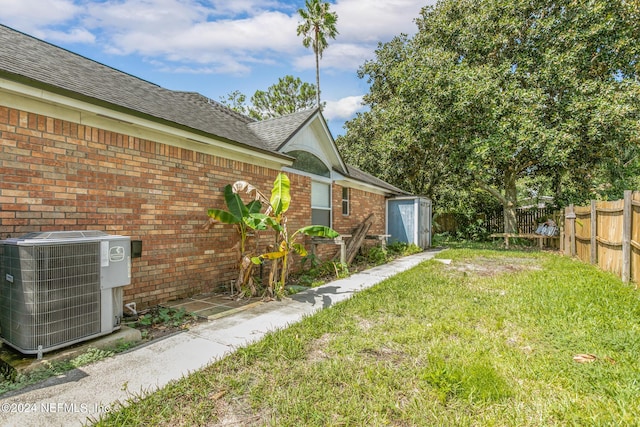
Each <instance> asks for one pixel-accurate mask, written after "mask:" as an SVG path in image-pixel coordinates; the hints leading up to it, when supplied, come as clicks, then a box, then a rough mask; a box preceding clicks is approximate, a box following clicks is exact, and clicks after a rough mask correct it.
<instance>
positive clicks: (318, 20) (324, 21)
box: [298, 0, 338, 106]
mask: <svg viewBox="0 0 640 427" xmlns="http://www.w3.org/2000/svg"><path fill="white" fill-rule="evenodd" d="M305 6H306V7H307V8H306V9H298V14H299V15H300V17H301V18H302V19H303V21H302V23H301V24H300V25H298V35H301V34H302V35H303V36H304V38H303V39H302V45H303V46H304V47H306V48H308V47H309V46H312V47H313V53H314V54H315V55H316V89H317V90H316V102H317V104H318V106H320V58H322V52H323V51H324V50H325V48H326V47H327V46H329V44H328V43H327V38H328V37H330V38H332V39H335V38H336V36H337V35H338V30H336V22H337V21H338V15H337V14H336V13H335V12H329V6H330V4H329V3H328V2H321V1H320V0H306V2H305Z"/></svg>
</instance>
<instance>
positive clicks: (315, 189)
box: [311, 180, 331, 227]
mask: <svg viewBox="0 0 640 427" xmlns="http://www.w3.org/2000/svg"><path fill="white" fill-rule="evenodd" d="M311 223H312V224H313V225H326V226H327V227H331V184H330V183H327V182H320V181H313V180H312V181H311Z"/></svg>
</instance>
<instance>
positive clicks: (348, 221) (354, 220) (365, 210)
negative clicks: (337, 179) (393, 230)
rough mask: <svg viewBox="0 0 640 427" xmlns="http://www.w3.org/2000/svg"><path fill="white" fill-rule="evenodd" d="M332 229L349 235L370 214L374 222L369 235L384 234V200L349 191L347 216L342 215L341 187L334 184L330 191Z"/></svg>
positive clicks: (359, 191) (383, 198)
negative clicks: (372, 215)
mask: <svg viewBox="0 0 640 427" xmlns="http://www.w3.org/2000/svg"><path fill="white" fill-rule="evenodd" d="M332 194H333V196H332V205H333V228H334V229H335V230H336V231H337V232H339V233H345V234H349V233H351V231H352V230H353V229H354V228H355V227H357V226H358V224H360V223H362V221H364V220H365V219H366V218H367V216H369V214H370V213H372V212H373V214H374V221H373V225H372V226H371V229H370V230H369V234H384V232H385V214H386V213H385V209H386V199H385V197H384V196H383V195H380V194H374V193H370V192H367V191H363V190H358V189H356V188H350V189H349V204H350V206H349V215H343V214H342V187H341V186H339V185H336V184H334V185H333V190H332Z"/></svg>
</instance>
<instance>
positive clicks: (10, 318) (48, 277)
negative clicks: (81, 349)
mask: <svg viewBox="0 0 640 427" xmlns="http://www.w3.org/2000/svg"><path fill="white" fill-rule="evenodd" d="M4 251H5V254H4V262H5V264H8V265H5V266H4V270H5V272H7V273H8V274H10V275H11V281H7V280H5V281H4V282H3V285H2V288H3V289H2V293H3V298H2V305H3V307H0V308H1V310H2V313H0V317H1V318H2V325H3V328H2V334H3V337H4V338H5V339H6V340H7V341H8V342H10V343H11V344H12V345H14V346H16V347H18V348H20V349H22V350H24V351H36V350H38V347H39V346H42V347H41V348H44V349H46V348H48V347H57V346H59V345H60V344H64V343H67V342H71V341H77V340H78V339H81V338H83V337H87V336H90V335H93V334H96V333H99V332H100V326H101V325H100V243H99V242H82V243H69V244H56V245H37V246H5V248H4Z"/></svg>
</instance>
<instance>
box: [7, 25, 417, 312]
mask: <svg viewBox="0 0 640 427" xmlns="http://www.w3.org/2000/svg"><path fill="white" fill-rule="evenodd" d="M0 168H1V172H2V181H1V183H0V239H4V238H7V237H18V236H20V235H22V234H25V233H28V232H34V231H48V230H101V231H105V232H107V233H109V234H119V235H126V236H130V237H131V239H134V240H140V241H142V249H143V250H142V256H141V257H140V258H136V259H134V260H132V277H131V285H129V286H127V287H126V288H125V294H124V300H125V302H131V301H134V302H136V304H137V305H138V306H139V307H145V306H149V305H154V304H157V303H161V302H163V301H168V300H172V299H176V298H180V297H184V296H188V295H192V294H196V293H200V292H206V291H209V290H211V289H212V288H214V287H216V286H218V285H220V284H223V283H228V282H229V281H231V280H233V279H234V278H235V272H236V270H235V269H236V259H235V255H234V250H233V249H232V247H233V245H234V243H235V241H236V239H237V236H236V233H235V231H234V229H233V228H232V227H230V226H227V225H224V224H216V225H215V226H214V227H213V228H212V229H211V230H209V231H205V230H203V225H204V224H205V223H206V222H207V219H208V218H207V215H206V212H207V209H209V208H224V200H223V193H222V190H223V188H224V186H225V185H226V184H230V183H233V182H235V181H237V180H246V181H249V182H250V183H252V184H253V185H255V186H256V187H258V188H260V189H261V190H262V191H264V192H268V191H269V190H270V188H271V184H272V182H273V180H274V178H275V177H276V175H277V174H278V172H280V171H285V172H286V173H287V174H288V176H289V178H290V179H291V192H292V197H293V203H292V205H293V206H295V208H294V209H291V210H290V212H289V215H288V216H289V223H290V224H291V228H294V227H295V228H297V227H300V226H303V225H309V224H312V223H315V224H326V225H330V226H332V227H333V228H334V229H335V230H337V231H338V232H341V233H349V232H350V231H351V230H352V228H353V227H354V226H356V225H357V224H359V223H360V222H361V221H362V220H363V219H364V218H366V217H367V216H368V215H369V214H370V213H374V214H375V222H374V224H373V226H372V229H371V233H373V234H384V233H385V232H386V224H385V220H386V200H387V199H388V198H390V197H393V196H399V195H400V196H402V195H404V196H406V195H407V194H406V193H405V192H403V191H402V190H400V189H398V188H396V187H393V186H391V185H389V184H387V183H385V182H383V181H381V180H378V179H376V178H374V177H373V176H371V175H368V174H366V173H364V172H362V171H359V170H358V169H356V168H353V167H351V166H348V165H346V164H345V163H344V162H343V160H342V158H341V157H340V153H339V152H338V150H337V148H336V146H335V143H334V141H333V138H332V136H331V134H330V132H329V130H328V128H327V125H326V122H325V120H324V118H323V117H322V114H321V112H320V111H319V110H308V111H302V112H298V113H294V114H291V115H288V116H285V117H281V118H277V119H273V120H267V121H260V122H257V121H254V120H253V119H251V118H248V117H245V116H243V115H241V114H238V113H236V112H234V111H232V110H230V109H228V108H226V107H225V106H223V105H221V104H219V103H217V102H216V101H213V100H210V99H208V98H206V97H204V96H202V95H199V94H197V93H186V92H177V91H171V90H167V89H164V88H162V87H159V86H157V85H155V84H153V83H150V82H147V81H144V80H141V79H139V78H136V77H134V76H131V75H128V74H126V73H123V72H121V71H118V70H115V69H113V68H110V67H108V66H105V65H102V64H99V63H97V62H94V61H91V60H89V59H87V58H84V57H82V56H79V55H76V54H74V53H72V52H69V51H66V50H64V49H61V48H58V47H56V46H53V45H51V44H48V43H46V42H43V41H41V40H38V39H35V38H32V37H30V36H27V35H25V34H22V33H20V32H17V31H15V30H12V29H10V28H7V27H4V26H1V25H0ZM295 228H294V229H295ZM261 239H262V240H259V241H258V243H257V244H258V245H266V242H267V241H269V239H268V236H265V237H261ZM333 249H335V248H333Z"/></svg>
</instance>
